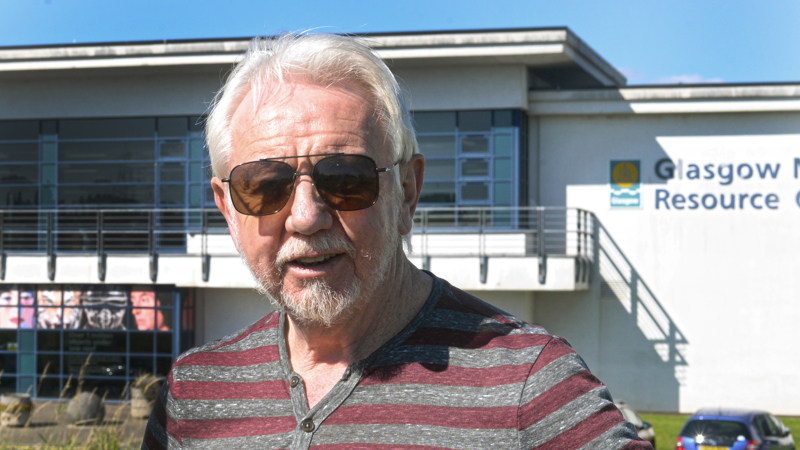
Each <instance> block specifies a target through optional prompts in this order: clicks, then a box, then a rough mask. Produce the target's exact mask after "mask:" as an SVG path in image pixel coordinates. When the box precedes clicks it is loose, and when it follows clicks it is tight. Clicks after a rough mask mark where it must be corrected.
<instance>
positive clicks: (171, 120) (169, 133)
mask: <svg viewBox="0 0 800 450" xmlns="http://www.w3.org/2000/svg"><path fill="white" fill-rule="evenodd" d="M188 126H189V120H188V118H187V117H160V118H159V119H158V137H184V136H186V132H187V128H188Z"/></svg>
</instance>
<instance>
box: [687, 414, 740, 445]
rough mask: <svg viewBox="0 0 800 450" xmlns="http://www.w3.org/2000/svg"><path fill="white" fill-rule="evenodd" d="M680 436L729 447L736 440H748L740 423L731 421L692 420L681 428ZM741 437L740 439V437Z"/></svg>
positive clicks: (699, 442) (698, 441)
mask: <svg viewBox="0 0 800 450" xmlns="http://www.w3.org/2000/svg"><path fill="white" fill-rule="evenodd" d="M681 436H684V437H688V438H692V439H695V441H696V442H697V443H698V444H701V443H707V444H711V445H721V446H726V447H730V446H732V445H733V443H734V442H736V441H737V440H750V438H751V437H750V431H749V430H748V429H747V426H745V424H743V423H741V422H734V421H732V420H693V421H691V422H689V423H687V424H686V426H685V427H684V428H683V432H682V433H681ZM740 436H741V437H740Z"/></svg>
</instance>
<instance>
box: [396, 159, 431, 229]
mask: <svg viewBox="0 0 800 450" xmlns="http://www.w3.org/2000/svg"><path fill="white" fill-rule="evenodd" d="M424 175H425V157H424V156H422V155H421V154H419V153H416V154H414V155H413V156H412V157H411V160H410V161H408V162H407V163H405V164H403V165H402V166H401V168H400V181H401V185H402V187H403V203H402V204H401V206H400V220H399V223H398V228H399V229H398V231H399V232H400V234H401V235H406V234H408V233H410V232H411V228H412V227H413V226H414V212H415V211H416V210H417V203H419V196H420V193H421V192H422V180H423V177H424Z"/></svg>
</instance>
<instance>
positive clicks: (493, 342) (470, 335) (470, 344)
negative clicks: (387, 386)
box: [403, 327, 552, 350]
mask: <svg viewBox="0 0 800 450" xmlns="http://www.w3.org/2000/svg"><path fill="white" fill-rule="evenodd" d="M550 339H552V338H551V336H548V335H543V334H515V335H511V336H509V335H504V334H501V333H497V332H494V331H483V332H479V333H476V332H474V331H462V330H453V329H450V328H429V327H420V328H419V329H417V331H416V332H415V333H414V334H413V335H411V337H409V338H408V339H407V340H406V341H405V342H403V345H440V346H447V347H457V348H468V349H476V348H484V349H488V348H507V349H511V350H520V349H524V348H528V347H534V346H537V345H544V344H545V343H547V341H548V340H550Z"/></svg>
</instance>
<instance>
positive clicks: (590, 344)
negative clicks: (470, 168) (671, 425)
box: [535, 112, 800, 414]
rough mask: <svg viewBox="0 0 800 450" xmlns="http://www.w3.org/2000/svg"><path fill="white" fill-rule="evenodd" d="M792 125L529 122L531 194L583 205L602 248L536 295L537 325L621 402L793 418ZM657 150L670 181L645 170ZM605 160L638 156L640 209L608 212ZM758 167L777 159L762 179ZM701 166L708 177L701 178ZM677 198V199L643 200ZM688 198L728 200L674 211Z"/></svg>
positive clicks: (713, 120)
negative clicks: (573, 351)
mask: <svg viewBox="0 0 800 450" xmlns="http://www.w3.org/2000/svg"><path fill="white" fill-rule="evenodd" d="M799 130H800V113H797V112H786V113H780V114H776V113H748V114H702V115H701V114H684V115H678V114H675V115H669V114H661V115H633V114H629V115H614V116H612V115H594V116H589V115H584V116H580V115H573V116H543V117H540V118H539V131H540V135H539V146H540V147H539V151H540V161H541V167H540V176H541V183H540V189H541V199H542V204H543V205H552V206H562V205H566V206H570V207H579V208H585V209H588V210H590V211H593V212H594V213H595V214H596V215H597V218H598V222H599V236H600V242H599V246H598V247H599V248H598V275H599V276H598V277H596V282H597V285H596V286H593V287H592V288H591V289H590V290H589V291H588V292H586V293H574V294H561V293H542V294H537V298H536V303H535V317H536V320H537V322H538V323H540V324H542V325H544V326H545V327H547V328H548V329H549V330H550V331H552V332H554V333H557V334H561V335H563V336H565V337H566V338H567V339H568V340H570V341H571V342H572V343H573V345H575V347H576V348H577V349H578V350H579V351H580V352H581V353H582V354H583V355H584V357H585V358H586V359H587V361H588V362H589V365H590V366H591V367H592V368H593V369H594V370H595V371H596V373H597V374H598V376H599V377H600V378H601V379H603V380H604V381H605V382H606V383H607V384H608V385H609V386H610V387H611V389H612V393H614V395H616V396H617V397H619V398H623V399H625V400H628V401H629V402H631V403H633V405H634V406H635V407H638V408H641V409H649V410H664V411H675V410H680V411H683V412H690V411H694V410H695V409H697V408H699V407H704V406H720V405H721V406H734V407H748V408H764V409H767V410H770V411H773V412H775V413H783V414H798V413H800V409H798V405H800V391H798V390H797V389H796V387H797V386H800V339H797V336H796V332H795V328H796V324H797V323H798V321H800V303H798V302H797V301H796V299H797V293H798V292H800V281H799V280H800V278H798V277H797V275H796V272H797V269H798V267H799V266H798V263H797V261H796V249H797V248H800V234H799V233H797V232H796V230H797V223H798V221H800V205H798V202H797V200H798V199H797V195H798V191H800V179H798V175H799V174H797V173H796V169H795V158H800V134H798V131H799ZM663 158H670V159H672V160H673V161H674V162H675V163H676V164H677V163H678V161H679V160H680V161H681V164H682V178H681V179H678V178H677V177H676V178H674V179H670V180H663V179H661V178H659V177H658V176H656V173H655V165H656V163H657V161H658V160H660V159H663ZM612 159H615V160H616V159H622V160H625V159H633V160H639V161H641V175H642V176H641V180H642V186H641V189H640V196H641V202H642V206H641V207H639V208H611V207H610V187H609V171H610V168H609V164H610V160H612ZM576 161H579V162H580V163H576ZM768 163H769V164H771V167H772V168H773V169H775V168H777V165H778V164H780V168H779V169H778V172H777V174H776V176H775V177H774V178H773V177H772V175H771V174H769V173H767V174H766V176H765V178H764V179H761V176H759V175H758V167H759V165H760V167H761V168H762V170H763V168H764V167H765V165H766V164H768ZM690 164H696V165H698V167H699V168H700V170H701V179H691V178H690V177H689V176H688V171H689V169H690V166H689V165H690ZM707 164H713V166H710V167H711V168H712V170H713V174H714V177H713V178H708V179H704V178H702V177H710V175H709V174H708V173H706V172H705V171H704V170H705V166H706V165H707ZM728 164H732V165H733V170H734V177H733V178H732V179H731V181H730V182H728V178H727V174H728V172H727V170H728V169H727V165H728ZM720 166H722V167H723V169H722V173H723V175H725V176H724V177H723V176H721V175H720V172H719V170H720V169H719V168H720ZM739 166H742V169H741V170H742V175H743V176H744V177H739V176H738V174H737V171H738V170H739ZM745 166H748V167H750V169H752V170H753V172H754V175H752V176H749V173H750V169H748V168H747V167H745ZM798 170H800V169H798ZM676 194H679V195H683V196H684V198H686V199H687V200H686V203H683V204H681V203H680V202H679V203H678V206H683V207H684V209H676V208H675V207H674V206H673V205H672V203H669V204H667V203H665V202H664V201H661V202H659V203H658V205H657V204H656V196H657V195H660V196H661V197H662V198H663V197H664V196H665V195H669V198H674V196H675V195H676ZM692 194H696V195H698V197H697V199H702V197H703V196H704V195H706V194H713V195H714V196H716V199H717V203H718V202H719V196H720V195H723V196H724V198H725V199H726V202H727V201H729V200H728V199H729V197H730V195H732V194H733V195H735V196H736V197H735V198H736V200H737V204H736V206H735V208H733V209H721V207H720V206H719V205H717V206H716V207H715V208H713V209H706V208H704V207H703V206H700V207H699V208H697V209H688V206H689V202H688V196H689V195H692ZM743 194H747V196H746V197H744V198H743V199H742V198H741V196H742V195H743ZM754 194H761V197H757V201H756V202H755V206H754V204H753V203H750V199H751V198H752V196H753V195H754ZM768 194H773V195H774V196H775V198H777V200H776V201H774V202H773V203H771V205H772V206H773V207H774V209H770V208H769V207H767V206H766V205H765V204H764V203H763V200H764V199H765V197H766V195H768ZM707 200H708V201H707V204H708V205H710V204H711V203H712V201H711V200H710V198H709V199H707ZM657 206H658V208H657ZM667 206H669V208H667ZM756 207H760V208H761V209H756Z"/></svg>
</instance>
